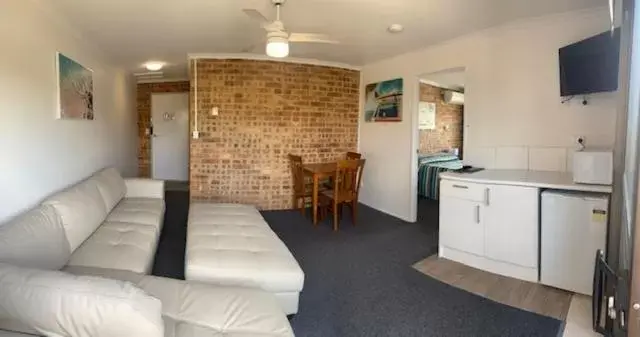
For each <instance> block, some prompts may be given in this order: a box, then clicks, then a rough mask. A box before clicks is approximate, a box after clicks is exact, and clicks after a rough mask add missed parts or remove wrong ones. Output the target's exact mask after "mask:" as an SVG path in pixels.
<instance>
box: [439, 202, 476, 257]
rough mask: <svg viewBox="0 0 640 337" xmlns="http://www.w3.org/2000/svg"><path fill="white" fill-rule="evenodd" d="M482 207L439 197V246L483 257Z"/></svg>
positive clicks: (474, 203) (473, 203) (472, 203)
mask: <svg viewBox="0 0 640 337" xmlns="http://www.w3.org/2000/svg"><path fill="white" fill-rule="evenodd" d="M482 211H483V209H482V205H480V203H478V202H475V201H469V200H464V199H458V198H453V197H449V196H441V197H440V244H441V245H443V246H446V247H449V248H453V249H456V250H460V251H463V252H467V253H471V254H476V255H480V256H482V255H484V240H483V239H482V237H483V235H484V229H483V228H484V227H483V225H482V221H481V219H480V218H481V217H482V214H481V212H482Z"/></svg>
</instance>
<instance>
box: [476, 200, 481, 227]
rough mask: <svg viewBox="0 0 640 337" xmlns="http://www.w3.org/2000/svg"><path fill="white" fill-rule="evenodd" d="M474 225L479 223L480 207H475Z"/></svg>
mask: <svg viewBox="0 0 640 337" xmlns="http://www.w3.org/2000/svg"><path fill="white" fill-rule="evenodd" d="M476 223H478V224H479V223H480V205H476Z"/></svg>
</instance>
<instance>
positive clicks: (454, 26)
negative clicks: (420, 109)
mask: <svg viewBox="0 0 640 337" xmlns="http://www.w3.org/2000/svg"><path fill="white" fill-rule="evenodd" d="M603 5H606V1H604V0H287V3H286V4H285V6H284V7H283V11H282V20H283V21H284V24H285V26H286V28H287V29H288V30H289V31H295V32H317V33H326V34H330V35H331V36H332V37H333V38H335V39H337V40H340V41H341V42H342V43H341V44H340V45H325V44H292V46H291V56H293V57H298V58H313V59H319V60H323V61H332V62H341V63H347V64H351V65H354V66H359V65H363V64H366V63H369V62H372V61H376V60H380V59H383V58H386V57H390V56H394V55H398V54H402V53H405V52H408V51H411V50H415V49H419V48H421V47H424V46H427V45H430V44H434V43H438V42H441V41H445V40H448V39H451V38H454V37H457V36H460V35H464V34H467V33H470V32H472V31H475V30H478V29H483V28H488V27H491V26H495V25H498V24H501V23H504V22H508V21H511V20H515V19H518V18H524V17H533V16H540V15H545V14H550V13H554V12H563V11H568V10H574V9H583V8H588V7H595V6H603ZM55 6H56V7H57V8H58V9H59V11H60V12H61V13H62V14H63V15H65V16H66V17H67V18H68V19H69V21H70V22H71V24H72V25H74V26H75V27H76V28H77V29H78V30H80V31H82V32H83V34H84V36H85V37H86V38H88V39H90V40H93V41H94V42H95V43H96V44H97V45H98V46H99V47H101V48H102V49H103V50H105V51H106V52H108V53H110V54H112V55H111V56H112V58H113V59H114V60H116V61H117V62H118V63H120V65H123V66H126V67H127V68H129V69H131V71H141V70H143V69H142V67H141V65H142V63H144V62H145V61H147V60H151V59H154V60H161V61H165V62H168V63H169V64H170V65H172V67H169V68H168V69H167V71H168V72H169V73H175V74H182V75H184V73H185V72H186V63H187V61H186V60H187V54H188V53H240V52H242V51H244V50H246V49H247V48H248V47H249V46H251V45H256V48H255V49H254V50H253V52H255V53H262V52H263V48H264V47H263V46H262V45H261V43H262V42H261V41H262V40H263V38H264V35H265V32H264V31H263V30H262V29H261V28H260V27H259V25H258V24H256V23H255V22H253V21H251V20H250V19H249V18H248V17H247V16H246V15H245V14H244V13H243V12H242V11H241V9H242V8H255V9H258V10H260V11H261V12H263V13H264V14H265V15H266V16H268V17H269V18H271V17H272V16H273V15H274V10H273V7H272V6H271V1H270V0H180V1H178V0H55ZM392 23H400V24H402V25H404V26H405V31H404V33H402V34H396V35H393V34H390V33H388V32H387V31H386V29H387V27H388V26H389V25H390V24H392Z"/></svg>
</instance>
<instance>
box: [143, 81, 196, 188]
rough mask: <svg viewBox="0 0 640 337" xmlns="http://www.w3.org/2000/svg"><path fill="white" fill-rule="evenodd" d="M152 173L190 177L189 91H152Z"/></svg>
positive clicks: (182, 178) (157, 176) (168, 177)
mask: <svg viewBox="0 0 640 337" xmlns="http://www.w3.org/2000/svg"><path fill="white" fill-rule="evenodd" d="M151 124H152V125H153V134H152V136H151V175H152V177H153V178H154V179H162V180H176V181H187V180H189V94H188V93H167V94H152V95H151Z"/></svg>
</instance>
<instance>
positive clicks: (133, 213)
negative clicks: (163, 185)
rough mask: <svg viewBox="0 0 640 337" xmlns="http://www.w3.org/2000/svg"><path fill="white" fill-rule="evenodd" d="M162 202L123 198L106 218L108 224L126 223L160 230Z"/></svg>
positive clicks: (149, 199)
mask: <svg viewBox="0 0 640 337" xmlns="http://www.w3.org/2000/svg"><path fill="white" fill-rule="evenodd" d="M163 217H164V200H162V199H153V198H125V199H122V201H121V202H120V203H119V204H118V205H117V206H116V207H115V208H114V209H113V211H112V212H111V214H109V216H107V221H110V222H127V223H137V224H142V225H149V226H154V227H156V228H158V231H160V229H161V228H162V220H163Z"/></svg>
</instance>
